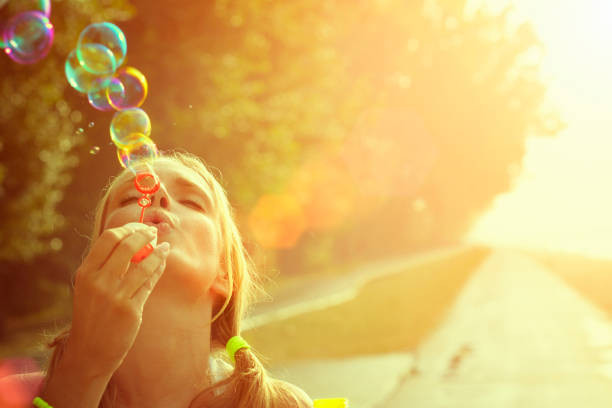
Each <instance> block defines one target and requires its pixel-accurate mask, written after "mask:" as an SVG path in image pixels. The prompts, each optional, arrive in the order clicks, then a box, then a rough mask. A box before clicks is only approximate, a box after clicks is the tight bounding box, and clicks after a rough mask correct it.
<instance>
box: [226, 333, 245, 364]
mask: <svg viewBox="0 0 612 408" xmlns="http://www.w3.org/2000/svg"><path fill="white" fill-rule="evenodd" d="M225 348H226V350H227V354H229V356H230V358H231V359H232V362H233V363H234V364H236V359H235V358H234V354H236V352H237V351H238V350H240V349H241V348H249V349H250V348H251V346H249V343H247V342H246V340H245V339H243V338H242V337H240V336H234V337H232V338H231V339H229V340H228V341H227V345H226V346H225Z"/></svg>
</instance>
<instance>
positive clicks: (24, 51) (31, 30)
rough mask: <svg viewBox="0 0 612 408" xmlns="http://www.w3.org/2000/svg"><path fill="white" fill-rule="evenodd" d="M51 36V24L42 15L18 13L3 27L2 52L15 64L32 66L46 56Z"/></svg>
mask: <svg viewBox="0 0 612 408" xmlns="http://www.w3.org/2000/svg"><path fill="white" fill-rule="evenodd" d="M53 36H54V29H53V24H51V22H50V21H49V19H48V18H47V16H45V15H44V14H43V13H41V12H40V11H26V12H23V13H19V14H17V15H15V16H14V17H13V18H11V19H10V20H9V21H8V23H7V24H6V26H5V27H4V32H3V35H2V40H3V43H4V52H6V54H7V55H8V56H9V57H10V58H11V59H12V60H13V61H15V62H18V63H20V64H32V63H34V62H37V61H39V60H40V59H42V58H44V57H45V56H47V54H48V53H49V50H50V49H51V44H53Z"/></svg>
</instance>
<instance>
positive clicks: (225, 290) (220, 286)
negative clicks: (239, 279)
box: [210, 269, 229, 300]
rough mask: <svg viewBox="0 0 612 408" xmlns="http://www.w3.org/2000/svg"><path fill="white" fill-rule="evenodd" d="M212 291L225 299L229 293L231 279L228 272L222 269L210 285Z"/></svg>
mask: <svg viewBox="0 0 612 408" xmlns="http://www.w3.org/2000/svg"><path fill="white" fill-rule="evenodd" d="M210 293H211V294H212V295H213V296H215V295H216V296H218V297H219V298H221V299H224V300H225V298H226V297H227V296H228V295H229V279H228V277H227V273H225V271H223V270H222V269H220V270H219V271H218V273H217V276H216V277H215V279H214V280H213V282H212V284H211V285H210Z"/></svg>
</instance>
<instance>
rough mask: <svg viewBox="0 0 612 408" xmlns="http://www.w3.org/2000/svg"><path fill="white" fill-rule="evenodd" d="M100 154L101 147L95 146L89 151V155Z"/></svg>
mask: <svg viewBox="0 0 612 408" xmlns="http://www.w3.org/2000/svg"><path fill="white" fill-rule="evenodd" d="M99 152H100V146H94V147H92V148H91V149H89V154H92V155H94V154H98V153H99Z"/></svg>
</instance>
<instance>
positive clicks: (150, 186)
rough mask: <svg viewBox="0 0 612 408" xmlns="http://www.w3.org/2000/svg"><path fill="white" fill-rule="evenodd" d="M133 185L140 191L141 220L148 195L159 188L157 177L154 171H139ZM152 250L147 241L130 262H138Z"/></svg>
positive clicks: (148, 205) (149, 203) (140, 220)
mask: <svg viewBox="0 0 612 408" xmlns="http://www.w3.org/2000/svg"><path fill="white" fill-rule="evenodd" d="M134 186H135V187H136V190H138V191H139V192H140V193H142V197H140V198H139V199H138V205H139V206H140V208H141V211H140V219H139V220H138V222H141V223H142V222H143V220H144V213H145V209H147V208H148V207H150V206H151V203H152V201H151V198H149V196H150V195H151V194H155V193H156V192H157V190H159V178H158V177H157V176H156V175H155V174H154V173H149V172H144V173H139V174H137V175H136V177H135V178H134ZM151 252H153V245H151V243H148V244H147V245H145V246H144V247H142V248H141V249H140V251H138V252H136V254H135V255H134V256H133V257H132V262H134V263H138V262H140V261H142V260H143V259H145V258H146V257H147V256H149V254H150V253H151Z"/></svg>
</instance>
